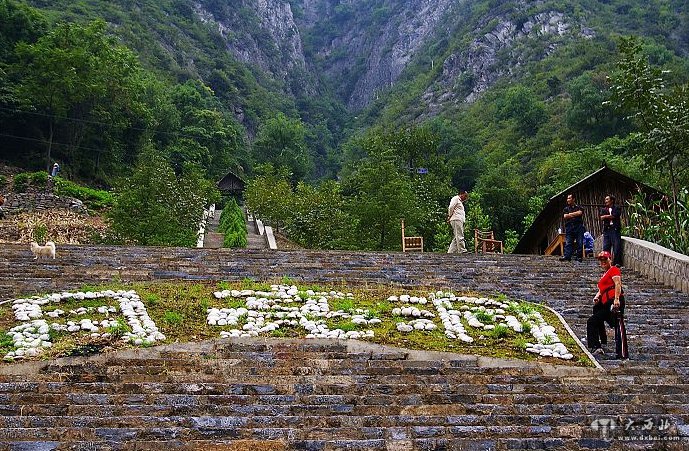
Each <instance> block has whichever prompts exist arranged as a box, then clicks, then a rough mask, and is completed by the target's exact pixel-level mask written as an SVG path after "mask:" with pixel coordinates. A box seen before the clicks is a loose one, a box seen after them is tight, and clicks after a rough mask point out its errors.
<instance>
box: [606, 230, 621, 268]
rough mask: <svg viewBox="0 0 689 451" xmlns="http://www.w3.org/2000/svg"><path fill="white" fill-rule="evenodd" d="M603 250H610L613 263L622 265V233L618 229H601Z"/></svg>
mask: <svg viewBox="0 0 689 451" xmlns="http://www.w3.org/2000/svg"><path fill="white" fill-rule="evenodd" d="M603 250H604V251H608V252H612V264H613V265H620V266H621V265H622V234H621V233H620V231H619V230H615V229H608V230H604V231H603Z"/></svg>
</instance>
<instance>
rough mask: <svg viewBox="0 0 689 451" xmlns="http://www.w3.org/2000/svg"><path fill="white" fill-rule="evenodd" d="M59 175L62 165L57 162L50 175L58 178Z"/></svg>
mask: <svg viewBox="0 0 689 451" xmlns="http://www.w3.org/2000/svg"><path fill="white" fill-rule="evenodd" d="M59 173H60V165H59V164H58V163H57V161H56V162H55V164H54V165H53V169H52V170H51V171H50V175H51V176H52V177H57V174H59Z"/></svg>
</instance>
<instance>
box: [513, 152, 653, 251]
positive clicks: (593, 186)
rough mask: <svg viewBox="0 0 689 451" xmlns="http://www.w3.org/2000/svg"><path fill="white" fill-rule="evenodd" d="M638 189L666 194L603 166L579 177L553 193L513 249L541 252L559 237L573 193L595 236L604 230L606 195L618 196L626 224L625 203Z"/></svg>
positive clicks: (650, 196)
mask: <svg viewBox="0 0 689 451" xmlns="http://www.w3.org/2000/svg"><path fill="white" fill-rule="evenodd" d="M639 191H641V192H642V193H644V195H645V196H646V197H647V198H652V199H657V198H660V197H662V196H663V194H662V193H661V192H660V191H658V190H656V189H655V188H652V187H650V186H648V185H646V184H644V183H641V182H637V181H636V180H634V179H632V178H630V177H627V176H626V175H624V174H621V173H619V172H617V171H614V170H612V169H610V168H609V167H607V166H605V165H604V166H603V167H602V168H600V169H599V170H597V171H596V172H594V173H592V174H590V175H589V176H587V177H585V178H583V179H581V180H579V181H578V182H577V183H575V184H574V185H572V186H570V187H569V188H567V189H565V190H564V191H562V192H560V193H558V194H556V195H555V196H553V197H552V198H551V199H550V200H549V201H548V203H547V204H546V206H545V207H544V208H543V210H542V211H541V212H540V213H539V214H538V216H536V219H535V220H534V222H533V224H531V227H529V229H528V230H527V231H526V232H525V233H524V236H523V237H522V238H521V240H519V243H517V246H516V247H515V249H514V251H513V252H514V253H515V254H538V255H542V254H544V253H545V251H546V249H548V247H549V246H550V245H551V244H552V243H554V242H555V240H556V239H557V238H558V236H559V234H558V229H561V230H562V231H563V232H564V229H565V227H564V223H563V219H562V215H563V213H562V210H563V208H564V207H565V205H566V203H567V195H568V194H570V193H571V194H574V197H575V199H576V203H577V204H578V205H580V206H581V207H582V208H583V209H584V227H585V228H586V230H588V231H589V232H590V233H591V235H593V236H594V238H596V239H598V237H599V236H601V234H602V233H603V224H602V223H601V220H600V218H599V215H600V213H599V211H600V208H602V207H603V206H604V204H603V202H604V200H605V196H607V195H609V194H612V195H613V196H615V199H616V200H615V204H616V205H618V206H620V207H622V226H625V225H626V224H627V212H626V208H625V206H626V205H627V201H628V200H630V199H631V198H632V197H634V195H636V194H637V193H638V192H639Z"/></svg>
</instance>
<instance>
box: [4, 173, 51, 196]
mask: <svg viewBox="0 0 689 451" xmlns="http://www.w3.org/2000/svg"><path fill="white" fill-rule="evenodd" d="M29 185H30V186H34V187H37V188H45V187H46V186H47V185H48V173H47V172H45V171H38V172H21V173H19V174H17V175H15V176H14V182H13V189H14V191H15V192H16V193H24V192H26V190H27V188H28V187H29Z"/></svg>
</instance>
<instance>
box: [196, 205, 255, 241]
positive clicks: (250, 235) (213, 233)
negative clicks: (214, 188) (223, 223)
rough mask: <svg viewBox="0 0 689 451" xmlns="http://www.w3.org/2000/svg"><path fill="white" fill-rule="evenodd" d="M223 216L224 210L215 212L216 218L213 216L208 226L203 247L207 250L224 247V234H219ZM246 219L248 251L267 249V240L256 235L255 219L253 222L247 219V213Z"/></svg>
mask: <svg viewBox="0 0 689 451" xmlns="http://www.w3.org/2000/svg"><path fill="white" fill-rule="evenodd" d="M221 214H222V210H215V216H213V217H212V218H211V219H210V220H209V221H208V225H207V226H206V235H205V236H204V239H203V247H204V248H207V249H220V248H222V247H223V239H224V235H223V234H222V233H218V224H219V222H220V215H221ZM244 217H245V218H247V219H246V232H247V236H246V240H247V245H246V248H247V249H265V247H266V240H265V237H263V236H261V235H259V234H258V233H256V223H255V222H254V220H253V217H252V218H251V220H249V218H248V217H247V215H246V213H245V214H244Z"/></svg>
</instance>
